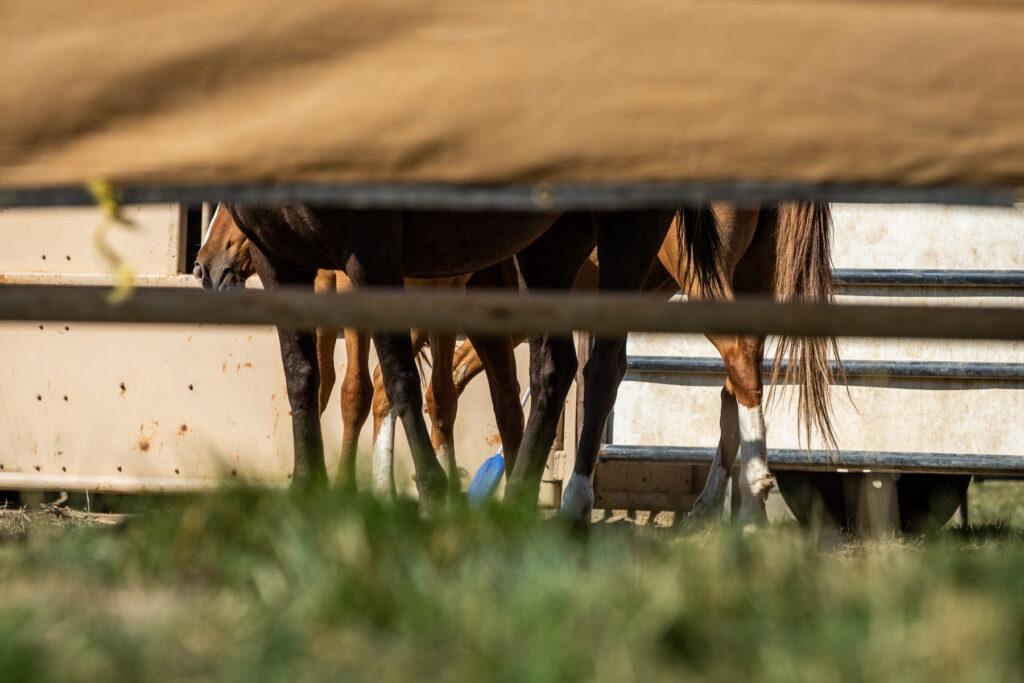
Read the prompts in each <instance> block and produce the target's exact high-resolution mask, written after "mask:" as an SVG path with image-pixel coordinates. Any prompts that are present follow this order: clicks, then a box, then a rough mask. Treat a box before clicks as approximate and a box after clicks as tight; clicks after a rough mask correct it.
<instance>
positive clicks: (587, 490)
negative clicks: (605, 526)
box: [560, 472, 594, 524]
mask: <svg viewBox="0 0 1024 683" xmlns="http://www.w3.org/2000/svg"><path fill="white" fill-rule="evenodd" d="M593 509H594V475H593V474H591V475H590V476H589V477H587V476H584V475H582V474H579V473H578V472H573V473H572V476H571V477H569V483H568V484H566V486H565V494H564V495H563V496H562V509H561V510H560V513H561V515H562V516H563V517H566V518H568V519H573V520H577V521H579V522H581V523H583V524H589V523H590V513H591V511H592V510H593Z"/></svg>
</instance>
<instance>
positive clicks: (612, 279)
mask: <svg viewBox="0 0 1024 683" xmlns="http://www.w3.org/2000/svg"><path fill="white" fill-rule="evenodd" d="M596 218H597V258H598V262H599V263H600V272H599V274H598V288H599V290H601V291H639V290H640V288H641V287H642V286H643V284H644V282H645V281H646V280H647V276H648V274H649V273H650V270H651V264H652V263H653V262H654V259H655V257H656V256H657V254H658V247H659V246H661V243H662V242H663V241H664V239H665V233H666V232H667V230H668V228H669V225H670V224H671V222H672V213H670V212H630V213H614V214H598V215H597V217H596ZM625 374H626V335H624V334H623V335H615V336H610V337H597V338H596V339H595V340H594V347H593V350H592V351H591V353H590V360H588V361H587V365H586V367H585V368H584V369H583V381H584V384H583V387H584V393H583V427H582V429H581V431H580V438H579V442H578V443H577V445H576V466H575V467H574V469H573V474H572V477H570V479H569V483H568V485H567V486H566V489H565V494H564V496H563V498H562V515H563V516H565V517H567V518H569V519H571V520H572V521H573V522H574V523H576V524H580V525H587V524H589V523H590V513H591V511H592V509H593V507H594V466H595V464H596V462H597V455H598V452H599V450H600V448H601V436H602V435H603V434H604V430H605V423H606V422H607V420H608V415H609V414H610V413H611V410H612V408H613V407H614V406H615V397H616V395H617V394H618V390H619V384H620V383H621V381H622V378H623V376H624V375H625Z"/></svg>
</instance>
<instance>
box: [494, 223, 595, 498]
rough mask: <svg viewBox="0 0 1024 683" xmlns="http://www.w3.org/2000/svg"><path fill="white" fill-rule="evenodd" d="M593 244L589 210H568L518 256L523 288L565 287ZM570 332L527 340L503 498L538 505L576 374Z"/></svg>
mask: <svg viewBox="0 0 1024 683" xmlns="http://www.w3.org/2000/svg"><path fill="white" fill-rule="evenodd" d="M593 245H594V219H593V216H592V215H591V214H590V213H589V212H571V213H566V214H564V215H563V216H561V217H560V218H559V219H558V221H556V222H555V224H554V225H553V226H552V227H551V229H550V230H548V231H547V232H546V233H545V234H544V235H543V236H541V237H540V238H539V239H538V240H537V241H536V242H534V243H533V244H531V245H530V246H529V247H527V248H526V249H525V250H523V252H522V253H520V254H519V256H518V260H519V270H520V272H521V273H522V275H523V280H524V281H525V282H526V286H527V288H529V289H530V290H531V291H536V290H544V289H548V290H551V289H558V290H567V289H569V288H570V287H571V286H572V282H573V279H575V277H576V272H577V271H578V270H579V267H580V264H582V263H583V261H584V260H585V259H586V258H587V255H588V254H589V253H590V252H591V250H592V249H593ZM576 364H577V361H576V349H575V348H574V345H573V340H572V336H564V335H553V334H543V335H537V336H533V337H531V338H530V399H531V400H530V416H529V418H528V419H527V421H526V429H525V431H524V432H523V440H522V443H521V445H520V449H519V457H518V458H517V459H516V463H515V467H514V468H513V469H512V474H511V475H510V476H509V478H508V485H507V486H506V488H505V497H506V499H508V500H514V501H521V502H522V503H524V504H529V505H536V504H537V495H538V494H539V492H540V481H541V477H542V476H543V474H544V464H545V463H546V462H547V459H548V453H549V452H550V451H551V444H552V443H553V442H554V440H555V432H556V430H557V428H558V418H559V416H560V415H561V413H562V408H563V406H564V405H565V397H566V395H567V394H568V393H569V387H570V386H571V385H572V381H573V378H574V377H575V376H576V367H577V366H576Z"/></svg>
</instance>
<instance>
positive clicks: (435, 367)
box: [424, 333, 462, 493]
mask: <svg viewBox="0 0 1024 683" xmlns="http://www.w3.org/2000/svg"><path fill="white" fill-rule="evenodd" d="M454 354H455V335H453V334H433V333H432V334H431V335H430V357H431V359H432V363H431V366H430V385H429V386H428V387H427V392H426V399H425V404H424V408H425V409H426V411H427V414H428V415H430V441H431V443H432V445H433V446H434V452H435V453H437V455H438V459H439V460H440V461H441V464H442V465H443V466H444V468H445V469H446V470H448V485H449V487H450V491H451V492H453V493H454V492H455V491H458V490H460V489H461V488H462V485H461V481H460V480H459V466H458V464H457V463H456V461H455V417H456V415H457V413H458V409H459V395H458V393H457V392H456V391H455V381H454V380H453V379H452V356H453V355H454Z"/></svg>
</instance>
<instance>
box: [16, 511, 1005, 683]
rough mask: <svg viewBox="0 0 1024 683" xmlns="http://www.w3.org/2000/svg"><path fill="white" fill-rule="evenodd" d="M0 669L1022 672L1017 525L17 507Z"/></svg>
mask: <svg viewBox="0 0 1024 683" xmlns="http://www.w3.org/2000/svg"><path fill="white" fill-rule="evenodd" d="M5 518H6V521H5V524H6V533H5V534H4V535H3V536H2V539H3V540H2V542H0V577H2V580H0V591H2V592H0V595H2V598H0V679H2V680H3V681H20V680H28V681H32V680H56V679H60V680H62V681H95V680H188V679H204V680H206V679H212V678H216V679H222V680H237V681H261V680H271V681H277V680H280V681H285V680H287V681H305V680H323V679H326V678H331V679H340V680H370V679H373V680H417V681H419V680H431V679H441V680H458V681H484V680H487V681H489V680H507V681H546V680H566V681H572V680H592V679H602V680H614V681H631V680H642V681H648V680H669V679H673V680H674V679H678V678H679V677H681V676H684V675H685V676H689V677H691V678H699V679H716V680H778V681H784V680H785V681H788V680H794V679H799V680H815V681H847V680H870V679H879V678H882V679H903V680H920V681H925V680H928V681H932V680H978V681H997V680H1020V678H1021V675H1022V673H1024V542H1022V537H1021V536H1020V535H1019V534H1018V533H1017V532H1015V531H1013V530H1011V529H1010V528H1009V527H1005V526H1004V527H998V526H995V527H988V528H985V529H982V530H979V531H975V532H973V533H964V532H957V531H947V532H944V533H943V534H941V535H939V536H937V537H936V538H934V539H928V540H924V541H908V540H901V539H895V538H894V539H880V540H875V541H871V542H848V541H843V540H842V539H834V538H833V539H825V538H815V537H814V536H813V535H811V534H807V533H804V532H800V531H799V530H797V529H796V528H794V527H789V526H782V527H775V528H772V529H769V530H767V531H764V532H762V533H759V534H756V535H755V536H753V537H744V536H742V535H740V534H738V533H736V532H734V531H732V530H730V529H728V528H725V527H722V528H717V529H712V530H710V531H700V532H696V533H689V534H682V533H679V532H678V531H671V530H653V529H641V528H637V527H633V526H630V525H627V524H619V525H599V526H597V527H595V528H594V530H593V533H591V534H590V535H589V538H587V539H582V538H580V537H578V536H576V535H573V534H572V533H570V532H569V531H568V530H566V529H564V528H563V527H562V526H561V525H560V524H558V523H557V522H555V521H551V520H547V521H545V520H541V519H537V518H536V516H533V515H524V514H518V513H517V512H516V511H513V510H507V509H499V508H491V509H485V510H482V511H475V512H472V513H471V512H468V511H465V510H453V511H451V512H449V513H447V514H445V515H443V516H441V517H440V518H435V519H423V518H422V517H421V516H420V515H419V513H418V512H417V509H416V507H415V506H414V505H412V504H410V503H408V502H399V503H395V504H384V503H381V502H378V501H375V500H373V499H369V498H357V499H354V500H353V499H348V500H347V499H345V498H344V497H342V496H340V495H337V494H323V495H319V496H314V497H310V498H305V499H301V500H299V499H296V498H293V497H290V496H285V495H280V494H277V495H275V494H266V493H264V494H255V493H251V492H244V491H235V492H225V493H223V494H220V495H217V496H210V497H205V498H196V499H193V500H190V501H179V502H177V503H173V504H172V503H167V502H166V501H165V502H164V503H163V504H162V506H161V507H159V508H152V509H148V510H146V511H144V512H142V513H141V514H140V515H139V516H137V517H135V518H134V519H132V520H131V521H130V522H129V523H127V524H125V525H123V526H120V527H116V528H109V527H108V528H99V527H93V526H90V525H88V524H82V523H74V522H61V523H52V522H51V523H42V520H39V521H36V520H33V521H31V522H29V521H27V520H25V519H21V520H20V522H19V521H17V520H16V519H15V516H11V515H7V516H5Z"/></svg>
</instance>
